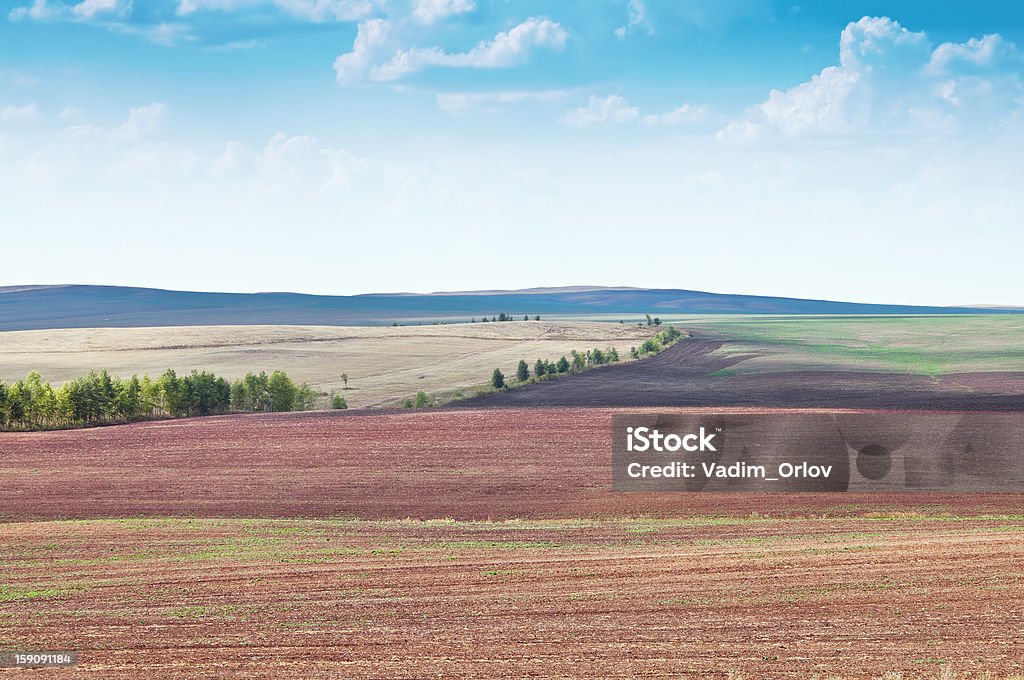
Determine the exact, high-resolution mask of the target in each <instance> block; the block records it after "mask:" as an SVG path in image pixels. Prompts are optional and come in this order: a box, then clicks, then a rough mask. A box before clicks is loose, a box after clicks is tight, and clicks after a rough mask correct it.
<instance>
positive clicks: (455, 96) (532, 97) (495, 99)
mask: <svg viewBox="0 0 1024 680" xmlns="http://www.w3.org/2000/svg"><path fill="white" fill-rule="evenodd" d="M568 94H569V93H568V91H566V90H509V91H506V92H442V93H439V94H438V95H437V97H436V101H437V108H439V109H441V110H442V111H445V112H447V113H463V112H465V111H468V110H470V109H475V108H486V107H489V106H493V105H500V104H518V103H521V102H548V101H556V100H559V99H564V98H565V97H566V96H567V95H568Z"/></svg>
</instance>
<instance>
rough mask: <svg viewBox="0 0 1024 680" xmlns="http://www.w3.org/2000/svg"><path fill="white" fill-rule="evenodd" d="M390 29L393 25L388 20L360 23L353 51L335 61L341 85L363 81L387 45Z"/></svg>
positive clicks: (370, 20) (372, 20) (336, 72)
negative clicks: (381, 50)
mask: <svg viewBox="0 0 1024 680" xmlns="http://www.w3.org/2000/svg"><path fill="white" fill-rule="evenodd" d="M390 28H391V24H390V23H389V22H388V21H387V20H386V19H368V20H366V21H363V22H360V24H359V28H358V29H357V31H356V39H355V41H354V42H353V44H352V51H351V52H346V53H345V54H343V55H341V56H339V57H338V58H337V59H335V60H334V73H335V75H336V76H337V79H338V83H339V84H341V85H349V84H351V83H355V82H358V81H359V80H362V78H363V77H364V75H365V74H366V72H367V70H369V68H370V66H371V65H372V64H373V61H374V59H375V58H376V56H377V54H378V53H379V51H380V49H381V48H382V47H383V46H384V45H385V44H386V43H387V38H388V33H389V32H390Z"/></svg>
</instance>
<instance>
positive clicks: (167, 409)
mask: <svg viewBox="0 0 1024 680" xmlns="http://www.w3.org/2000/svg"><path fill="white" fill-rule="evenodd" d="M316 397H317V395H316V393H315V392H313V390H311V389H310V388H309V386H308V385H306V384H302V385H296V384H295V383H294V382H293V381H292V379H291V378H289V377H288V375H287V374H286V373H284V372H282V371H274V372H273V373H271V374H270V375H267V374H266V373H264V372H260V373H249V374H247V375H246V376H245V377H244V378H242V379H240V380H236V381H235V382H234V383H229V382H228V381H227V380H225V379H224V378H221V377H218V376H216V375H214V374H213V373H208V372H206V371H192V373H190V374H189V375H185V376H181V377H179V376H178V375H177V374H176V373H175V372H174V371H173V370H168V371H167V372H165V373H164V374H163V375H161V376H160V377H158V378H156V379H155V380H154V379H151V378H150V377H149V376H148V375H144V376H143V377H142V378H141V379H140V378H139V377H138V376H135V375H133V376H132V377H131V378H128V379H121V378H118V377H117V376H112V375H110V374H109V373H107V371H100V372H98V373H97V372H95V371H90V372H89V374H88V375H86V376H84V377H82V378H76V379H75V380H71V381H68V382H66V383H64V384H63V385H61V386H60V387H57V388H55V387H53V386H51V385H50V383H48V382H44V381H43V380H42V378H41V377H40V375H39V373H37V372H35V371H33V372H32V373H29V374H28V376H27V377H25V379H23V380H19V381H18V382H16V383H14V384H13V385H9V386H8V385H6V384H5V383H3V382H0V430H49V429H59V428H71V427H90V426H93V425H105V424H110V423H125V422H130V421H134V420H146V419H150V418H181V417H186V416H208V415H214V414H220V413H228V412H232V411H297V410H305V409H309V408H313V406H314V404H315V402H316Z"/></svg>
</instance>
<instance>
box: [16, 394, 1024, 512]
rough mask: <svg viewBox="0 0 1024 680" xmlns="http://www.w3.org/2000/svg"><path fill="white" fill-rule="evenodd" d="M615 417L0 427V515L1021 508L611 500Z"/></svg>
mask: <svg viewBox="0 0 1024 680" xmlns="http://www.w3.org/2000/svg"><path fill="white" fill-rule="evenodd" d="M662 411H665V410H664V409H659V412H662ZM669 411H671V409H669ZM763 411H764V409H757V412H763ZM614 412H615V411H613V410H609V409H571V408H560V409H522V410H519V409H510V410H468V409H452V410H434V409H431V410H423V411H402V412H393V413H379V412H376V413H372V414H371V413H344V412H316V413H301V414H300V413H296V414H276V415H253V416H225V417H216V418H204V419H190V420H178V421H164V422H150V423H140V424H134V425H125V426H117V427H106V428H97V429H91V430H75V431H65V432H44V433H24V434H15V433H0V488H2V489H3V493H2V494H0V518H4V519H8V520H13V519H52V518H94V517H133V516H154V517H163V516H168V515H175V516H198V517H338V516H347V517H360V518H405V517H415V518H423V519H433V518H442V517H453V518H460V519H487V518H514V517H522V518H548V517H607V516H641V515H649V516H660V517H680V516H689V515H707V514H719V515H734V516H735V515H749V514H750V513H751V512H758V513H767V514H771V515H773V516H807V515H816V516H817V515H829V516H841V515H850V514H857V513H859V512H862V511H864V510H865V509H870V510H887V509H916V510H920V509H924V510H926V511H928V512H930V513H936V512H938V513H942V512H950V513H954V514H981V513H998V512H1014V513H1016V512H1019V511H1020V508H1021V507H1022V502H1021V494H1019V493H1017V494H965V493H959V494H958V493H944V494H935V493H870V494H867V493H852V492H851V493H838V494H806V493H778V494H764V493H761V494H753V493H715V494H701V493H692V494H687V493H639V494H625V493H613V492H612V491H611V480H610V458H611V451H610V449H611V447H610V427H611V418H612V414H613V413H614ZM631 412H632V411H631ZM903 415H904V416H905V417H906V418H913V417H914V416H913V413H912V412H906V413H904V414H903ZM901 417H902V416H901Z"/></svg>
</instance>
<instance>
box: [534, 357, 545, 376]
mask: <svg viewBox="0 0 1024 680" xmlns="http://www.w3.org/2000/svg"><path fill="white" fill-rule="evenodd" d="M547 372H548V367H547V364H545V363H544V361H543V360H541V359H537V363H535V364H534V365H533V374H534V375H535V376H537V377H538V378H539V377H541V376H542V375H544V374H545V373H547Z"/></svg>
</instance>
